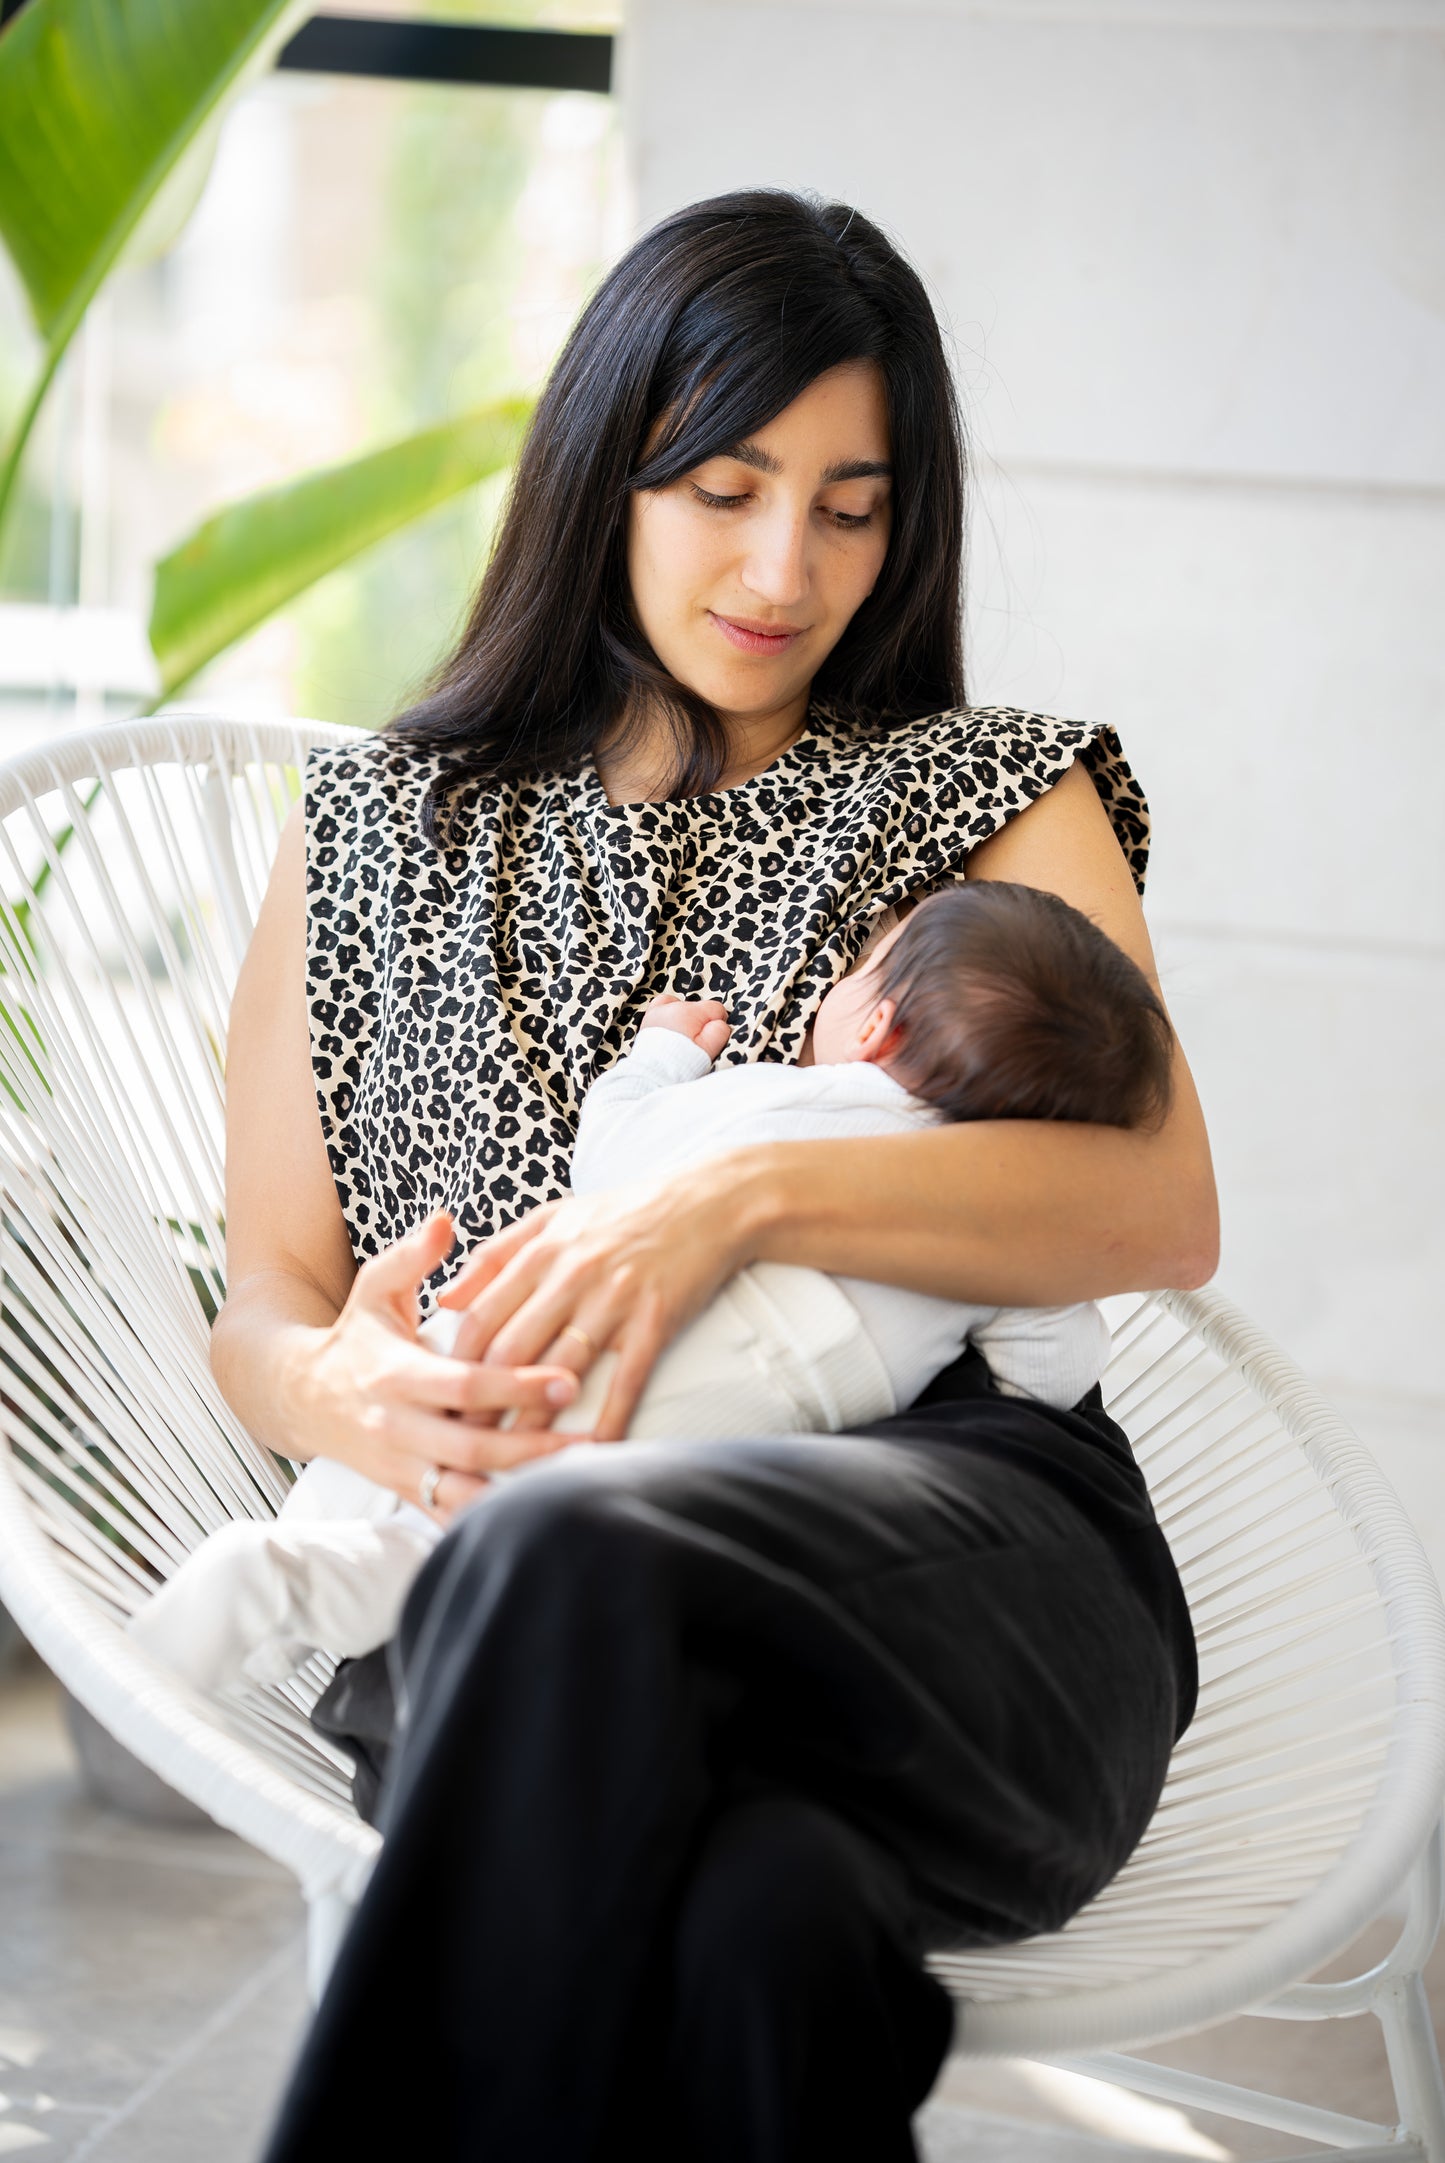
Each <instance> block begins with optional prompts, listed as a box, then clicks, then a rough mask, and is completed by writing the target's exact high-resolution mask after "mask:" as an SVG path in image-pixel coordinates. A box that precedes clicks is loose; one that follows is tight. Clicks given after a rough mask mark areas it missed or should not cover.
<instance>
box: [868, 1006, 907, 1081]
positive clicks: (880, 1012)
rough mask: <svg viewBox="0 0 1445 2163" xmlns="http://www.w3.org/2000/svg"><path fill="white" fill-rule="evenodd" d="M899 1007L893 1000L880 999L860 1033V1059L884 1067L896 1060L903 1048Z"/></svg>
mask: <svg viewBox="0 0 1445 2163" xmlns="http://www.w3.org/2000/svg"><path fill="white" fill-rule="evenodd" d="M897 1013H898V1007H897V1003H896V1001H894V1000H892V999H880V1000H879V1001H878V1004H877V1006H875V1007H874V1009H873V1011H872V1013H871V1014H870V1015H869V1016H868V1019H867V1020H866V1021H865V1022H864V1024H863V1026H862V1028H861V1029H860V1030H859V1031H858V1057H859V1058H860V1059H866V1060H868V1061H869V1063H870V1064H871V1065H873V1066H882V1065H885V1064H886V1063H887V1061H888V1060H890V1059H893V1058H896V1057H897V1055H898V1053H899V1051H900V1050H901V1049H902V1046H903V1031H902V1030H901V1029H900V1028H899V1027H898V1026H897V1022H896V1016H897Z"/></svg>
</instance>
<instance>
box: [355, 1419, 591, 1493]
mask: <svg viewBox="0 0 1445 2163" xmlns="http://www.w3.org/2000/svg"><path fill="white" fill-rule="evenodd" d="M380 1439H382V1440H383V1442H384V1444H385V1445H386V1451H387V1456H388V1460H389V1463H390V1465H391V1467H392V1469H393V1474H394V1476H393V1477H391V1478H387V1479H384V1480H383V1483H382V1484H383V1485H385V1486H389V1487H393V1488H394V1489H395V1490H396V1492H397V1493H398V1494H402V1493H405V1494H408V1495H411V1494H413V1493H415V1492H416V1486H417V1482H418V1481H419V1480H420V1478H421V1475H422V1473H423V1472H424V1471H425V1470H426V1468H427V1466H428V1465H436V1466H437V1467H438V1468H439V1469H440V1470H441V1471H443V1472H463V1473H466V1474H467V1475H468V1476H469V1477H470V1478H472V1479H485V1478H486V1476H487V1474H488V1473H489V1472H499V1471H500V1472H506V1471H510V1470H511V1468H512V1466H513V1465H519V1464H525V1463H526V1461H527V1459H528V1458H530V1457H548V1456H550V1455H551V1454H552V1452H553V1451H554V1450H559V1449H565V1448H566V1447H567V1444H568V1443H569V1442H571V1441H573V1440H574V1439H575V1437H574V1436H572V1435H568V1434H553V1433H552V1431H551V1430H550V1428H521V1429H518V1430H517V1431H516V1432H513V1431H512V1430H511V1429H509V1428H506V1427H476V1426H473V1425H472V1424H471V1423H470V1422H468V1421H466V1420H456V1419H438V1418H437V1416H436V1415H435V1414H434V1413H431V1412H414V1411H411V1410H409V1409H407V1408H405V1407H400V1408H398V1409H397V1410H396V1411H394V1412H393V1413H392V1414H391V1415H390V1417H389V1419H388V1420H387V1422H386V1426H385V1429H384V1433H383V1435H382V1437H381V1438H380Z"/></svg>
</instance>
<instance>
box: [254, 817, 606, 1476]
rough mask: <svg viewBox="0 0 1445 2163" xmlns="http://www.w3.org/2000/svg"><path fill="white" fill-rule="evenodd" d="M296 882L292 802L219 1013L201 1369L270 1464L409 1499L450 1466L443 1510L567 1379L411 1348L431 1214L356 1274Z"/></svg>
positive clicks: (447, 1231)
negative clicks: (207, 1310)
mask: <svg viewBox="0 0 1445 2163" xmlns="http://www.w3.org/2000/svg"><path fill="white" fill-rule="evenodd" d="M305 886H306V871H305V837H304V833H303V829H302V820H301V813H300V812H299V810H298V811H297V812H295V813H293V814H292V816H291V818H290V819H289V820H288V822H287V825H286V829H285V832H284V834H283V835H282V838H281V844H280V847H279V849H278V851H277V857H276V863H275V866H274V869H273V871H272V875H271V880H270V884H269V886H268V888H267V891H266V898H265V900H264V902H263V903H262V907H261V912H260V915H259V917H258V919H257V923H256V929H255V933H254V935H253V937H252V940H251V945H250V948H249V949H248V951H247V954H246V959H245V962H244V963H243V965H242V968H241V973H240V976H239V979H238V981H237V984H236V991H235V997H234V998H233V1000H232V1003H231V1021H230V1031H229V1044H228V1051H227V1060H226V1249H227V1294H226V1303H225V1306H224V1307H223V1308H222V1310H221V1312H220V1314H219V1315H218V1316H217V1318H216V1325H215V1328H214V1330H213V1331H212V1333H211V1366H212V1370H213V1372H214V1373H215V1376H216V1380H217V1382H218V1383H219V1384H220V1387H221V1393H222V1395H223V1396H224V1397H225V1399H226V1401H227V1403H228V1404H229V1405H230V1406H231V1408H232V1410H233V1411H234V1412H235V1413H236V1414H237V1416H238V1417H239V1418H240V1420H241V1421H242V1423H243V1424H244V1425H245V1426H246V1427H247V1428H249V1430H250V1432H251V1433H252V1434H253V1435H255V1437H256V1438H257V1440H258V1441H260V1442H263V1443H265V1444H267V1445H268V1446H269V1447H270V1448H272V1449H274V1450H278V1451H280V1452H282V1453H284V1454H285V1455H286V1456H289V1457H302V1458H304V1457H314V1456H328V1457H336V1458H339V1459H340V1460H341V1461H342V1462H343V1463H347V1464H351V1465H354V1466H355V1467H356V1469H357V1470H358V1471H360V1472H364V1473H366V1474H367V1475H368V1476H369V1477H370V1478H372V1479H374V1480H376V1481H378V1482H379V1483H380V1484H381V1485H382V1486H386V1487H392V1488H395V1489H396V1491H397V1492H398V1493H399V1494H402V1495H405V1496H406V1497H407V1498H408V1499H409V1500H411V1499H415V1497H416V1496H417V1493H418V1490H419V1483H420V1480H421V1476H422V1474H423V1472H424V1471H425V1470H426V1468H427V1467H428V1466H429V1465H432V1464H436V1465H442V1466H446V1467H450V1468H451V1470H450V1472H449V1475H448V1478H447V1480H446V1482H445V1483H444V1485H443V1486H442V1487H441V1488H439V1490H438V1500H439V1503H440V1504H441V1507H442V1510H443V1513H446V1512H448V1511H450V1510H452V1509H455V1508H457V1507H458V1506H460V1504H461V1503H463V1502H464V1501H466V1500H468V1499H470V1498H471V1496H473V1495H474V1494H476V1493H477V1492H478V1491H479V1488H480V1485H481V1484H482V1476H483V1475H484V1474H485V1473H486V1471H487V1470H489V1469H494V1468H496V1467H497V1466H500V1465H506V1464H512V1463H515V1462H516V1461H518V1459H519V1458H521V1457H522V1456H525V1455H533V1454H536V1450H537V1443H538V1441H539V1439H540V1438H539V1437H538V1436H536V1435H535V1434H533V1435H531V1436H530V1437H527V1436H522V1435H519V1436H518V1437H517V1439H516V1440H515V1441H514V1440H513V1439H512V1438H511V1436H510V1435H508V1434H503V1433H498V1432H496V1431H495V1430H494V1429H493V1430H490V1431H489V1430H487V1429H486V1428H483V1427H479V1426H478V1425H477V1424H475V1422H476V1421H477V1420H478V1419H482V1420H486V1419H491V1420H495V1419H496V1418H497V1417H498V1416H499V1415H500V1413H501V1412H502V1411H504V1410H506V1409H508V1408H509V1407H512V1406H521V1407H523V1408H525V1409H526V1410H527V1411H528V1412H531V1413H534V1414H536V1413H542V1414H543V1416H545V1413H546V1410H547V1408H551V1407H555V1406H556V1405H557V1404H560V1403H563V1402H566V1401H567V1400H568V1399H570V1397H572V1396H573V1395H575V1391H576V1385H575V1383H574V1382H573V1380H572V1378H571V1376H570V1375H569V1374H567V1373H566V1372H565V1371H564V1370H561V1369H559V1368H557V1367H553V1368H550V1369H547V1368H532V1369H528V1370H527V1371H526V1372H522V1373H518V1372H516V1371H514V1370H511V1369H507V1368H503V1367H500V1366H497V1367H493V1368H491V1369H489V1370H483V1369H481V1368H479V1367H477V1366H476V1365H475V1364H474V1363H472V1362H468V1361H465V1360H459V1359H444V1358H442V1357H440V1356H439V1355H438V1354H437V1353H435V1352H433V1351H431V1350H429V1349H428V1348H427V1347H426V1346H425V1345H423V1344H422V1343H420V1342H419V1340H418V1338H417V1288H418V1286H419V1285H420V1284H421V1282H422V1280H423V1279H424V1278H425V1277H426V1276H428V1275H429V1274H430V1272H431V1271H432V1270H433V1269H435V1268H436V1267H437V1266H438V1264H439V1263H441V1262H442V1261H444V1260H445V1258H446V1256H447V1254H448V1252H449V1251H450V1249H451V1246H452V1243H453V1242H452V1230H451V1225H450V1221H449V1220H448V1219H447V1218H446V1217H445V1216H444V1215H442V1214H440V1213H438V1214H435V1215H433V1216H432V1217H430V1218H428V1219H427V1220H426V1221H425V1222H424V1223H423V1224H422V1225H420V1226H419V1227H418V1228H417V1229H416V1230H415V1231H414V1232H412V1233H410V1234H409V1235H408V1237H407V1238H405V1239H402V1240H399V1241H398V1242H397V1243H396V1244H395V1245H394V1246H392V1247H390V1248H388V1249H387V1250H386V1252H385V1253H383V1254H381V1255H378V1256H377V1257H376V1259H375V1260H373V1261H369V1262H367V1263H366V1264H365V1265H364V1266H363V1267H362V1268H361V1269H360V1270H358V1269H357V1267H356V1265H355V1263H354V1261H353V1259H352V1254H351V1242H350V1239H349V1238H348V1236H347V1231H346V1225H345V1222H344V1220H343V1218H342V1214H341V1204H340V1202H339V1200H338V1198H337V1193H336V1184H335V1181H334V1180H333V1178H332V1175H331V1167H330V1164H329V1162H328V1160H327V1156H326V1147H325V1143H324V1140H323V1138H322V1133H321V1120H320V1114H319V1112H318V1110H317V1105H316V1094H315V1086H314V1082H313V1078H312V1069H311V1043H310V1025H309V1021H308V1016H307V1010H306V890H305ZM553 1389H555V1390H556V1391H557V1392H558V1393H559V1394H558V1395H557V1396H555V1397H554V1396H551V1395H549V1391H551V1390H553ZM558 1439H561V1438H558ZM545 1446H546V1447H553V1446H555V1444H554V1441H553V1438H552V1437H550V1436H548V1437H546V1438H545Z"/></svg>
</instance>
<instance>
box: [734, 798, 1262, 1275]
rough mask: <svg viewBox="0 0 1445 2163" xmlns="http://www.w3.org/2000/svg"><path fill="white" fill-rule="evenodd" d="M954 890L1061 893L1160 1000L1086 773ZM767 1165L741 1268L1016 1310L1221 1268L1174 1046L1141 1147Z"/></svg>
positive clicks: (1008, 1133) (1143, 933)
mask: <svg viewBox="0 0 1445 2163" xmlns="http://www.w3.org/2000/svg"><path fill="white" fill-rule="evenodd" d="M968 876H969V877H970V878H975V879H1010V880H1013V881H1015V882H1017V883H1018V884H1019V885H1022V886H1038V887H1043V888H1046V889H1047V890H1048V891H1049V892H1050V893H1054V894H1058V895H1060V896H1061V897H1062V899H1063V900H1065V901H1068V902H1071V903H1072V904H1073V906H1074V907H1075V908H1076V909H1080V910H1082V911H1083V913H1084V914H1085V915H1086V916H1089V917H1092V918H1093V920H1094V922H1095V923H1096V924H1097V925H1098V926H1099V928H1100V929H1101V930H1102V931H1105V932H1107V933H1108V935H1109V937H1110V938H1111V939H1113V940H1114V942H1115V944H1116V945H1118V946H1121V947H1122V948H1123V949H1124V952H1125V953H1126V954H1128V955H1129V957H1130V959H1131V960H1133V961H1136V962H1137V963H1138V965H1139V967H1140V968H1141V969H1142V970H1143V971H1144V973H1145V975H1146V976H1147V977H1148V978H1149V980H1150V982H1151V983H1153V984H1154V985H1155V988H1156V989H1157V988H1158V980H1157V976H1156V972H1155V967H1154V953H1153V948H1152V947H1151V945H1150V943H1149V933H1148V930H1147V928H1146V926H1145V922H1144V912H1143V910H1142V908H1141V907H1140V904H1139V897H1138V894H1137V893H1136V891H1135V887H1134V881H1133V879H1132V877H1131V876H1130V873H1129V867H1128V865H1127V864H1126V863H1125V861H1124V856H1123V852H1122V851H1121V849H1120V847H1119V844H1118V842H1117V840H1116V839H1115V837H1114V831H1113V828H1112V827H1111V826H1110V824H1109V818H1108V814H1107V812H1106V811H1105V810H1104V807H1103V805H1102V804H1101V803H1100V801H1099V797H1098V793H1097V791H1096V790H1095V788H1094V785H1093V783H1092V781H1091V780H1090V779H1089V776H1088V774H1087V773H1086V772H1085V771H1084V769H1083V767H1082V766H1078V765H1075V766H1073V767H1071V769H1070V770H1069V772H1068V773H1067V774H1066V775H1065V776H1064V778H1063V779H1062V780H1061V781H1059V782H1058V783H1057V784H1056V785H1055V787H1053V788H1052V789H1051V790H1050V791H1049V792H1048V794H1047V795H1046V796H1043V797H1040V799H1039V801H1038V802H1037V803H1035V804H1033V805H1031V806H1030V807H1029V809H1028V810H1027V811H1025V812H1022V813H1020V815H1019V816H1018V817H1017V818H1016V819H1012V820H1010V822H1009V824H1008V825H1007V826H1005V827H1003V828H1002V829H1001V830H1000V831H999V832H998V833H997V834H995V835H994V836H993V837H992V839H991V840H988V841H985V842H983V843H982V844H981V845H980V846H979V847H978V848H977V849H975V850H974V852H973V855H972V857H971V858H970V859H969V865H968ZM761 1156H762V1152H758V1157H759V1159H761ZM768 1157H769V1161H767V1162H762V1161H755V1162H753V1163H752V1164H750V1165H748V1166H746V1168H744V1167H737V1168H736V1170H735V1173H734V1176H735V1177H737V1176H738V1174H739V1173H740V1172H741V1173H742V1176H743V1185H742V1186H741V1187H740V1189H739V1203H740V1207H741V1208H742V1209H743V1210H744V1212H745V1213H746V1214H747V1216H748V1218H749V1220H750V1223H751V1226H752V1229H751V1231H750V1232H749V1234H748V1235H747V1245H748V1247H749V1250H750V1256H751V1257H756V1258H760V1259H767V1260H772V1261H786V1262H801V1263H804V1264H807V1265H809V1266H811V1267H813V1268H818V1269H828V1270H831V1271H833V1272H834V1273H835V1274H836V1275H841V1276H868V1277H876V1278H881V1279H882V1280H883V1281H884V1282H885V1283H889V1284H905V1285H908V1286H909V1287H911V1288H912V1289H914V1290H916V1291H924V1292H934V1293H938V1294H941V1295H942V1296H943V1297H945V1298H949V1299H963V1300H970V1301H976V1302H978V1303H979V1304H980V1305H986V1306H1020V1307H1035V1306H1058V1305H1063V1304H1064V1303H1066V1302H1068V1301H1071V1300H1076V1299H1097V1298H1102V1297H1103V1296H1104V1295H1105V1294H1106V1293H1109V1292H1125V1291H1137V1290H1141V1289H1152V1288H1154V1287H1156V1286H1159V1285H1174V1286H1181V1287H1188V1286H1193V1285H1198V1284H1203V1283H1205V1282H1206V1280H1207V1279H1208V1278H1209V1277H1211V1276H1212V1275H1213V1274H1214V1270H1215V1267H1216V1265H1217V1262H1218V1249H1219V1214H1218V1203H1217V1199H1216V1195H1215V1188H1214V1171H1213V1166H1212V1164H1211V1162H1210V1156H1209V1139H1208V1136H1207V1134H1206V1133H1205V1129H1204V1117H1203V1113H1202V1112H1201V1110H1200V1106H1199V1097H1198V1094H1197V1092H1196V1090H1195V1087H1194V1081H1193V1077H1192V1076H1191V1074H1190V1072H1189V1068H1188V1065H1187V1064H1186V1062H1185V1059H1184V1054H1183V1052H1182V1051H1181V1050H1180V1048H1179V1045H1178V1042H1177V1040H1176V1042H1175V1047H1174V1069H1173V1100H1172V1103H1171V1106H1170V1110H1169V1115H1168V1117H1167V1119H1166V1120H1165V1121H1164V1124H1163V1125H1162V1126H1161V1127H1160V1128H1158V1129H1157V1131H1155V1132H1153V1133H1142V1132H1138V1131H1126V1130H1125V1129H1123V1128H1119V1127H1088V1126H1065V1125H1061V1124H1059V1123H1057V1122H1053V1121H1046V1120H999V1121H978V1122H970V1123H968V1124H966V1125H959V1126H945V1127H932V1128H928V1129H925V1130H924V1131H922V1132H920V1133H918V1134H907V1135H898V1136H887V1137H883V1138H880V1139H879V1140H876V1141H870V1142H868V1143H867V1144H866V1146H864V1145H857V1144H852V1143H836V1142H828V1143H823V1142H818V1143H800V1144H793V1145H784V1146H782V1147H779V1148H775V1149H774V1150H772V1151H770V1152H768Z"/></svg>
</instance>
